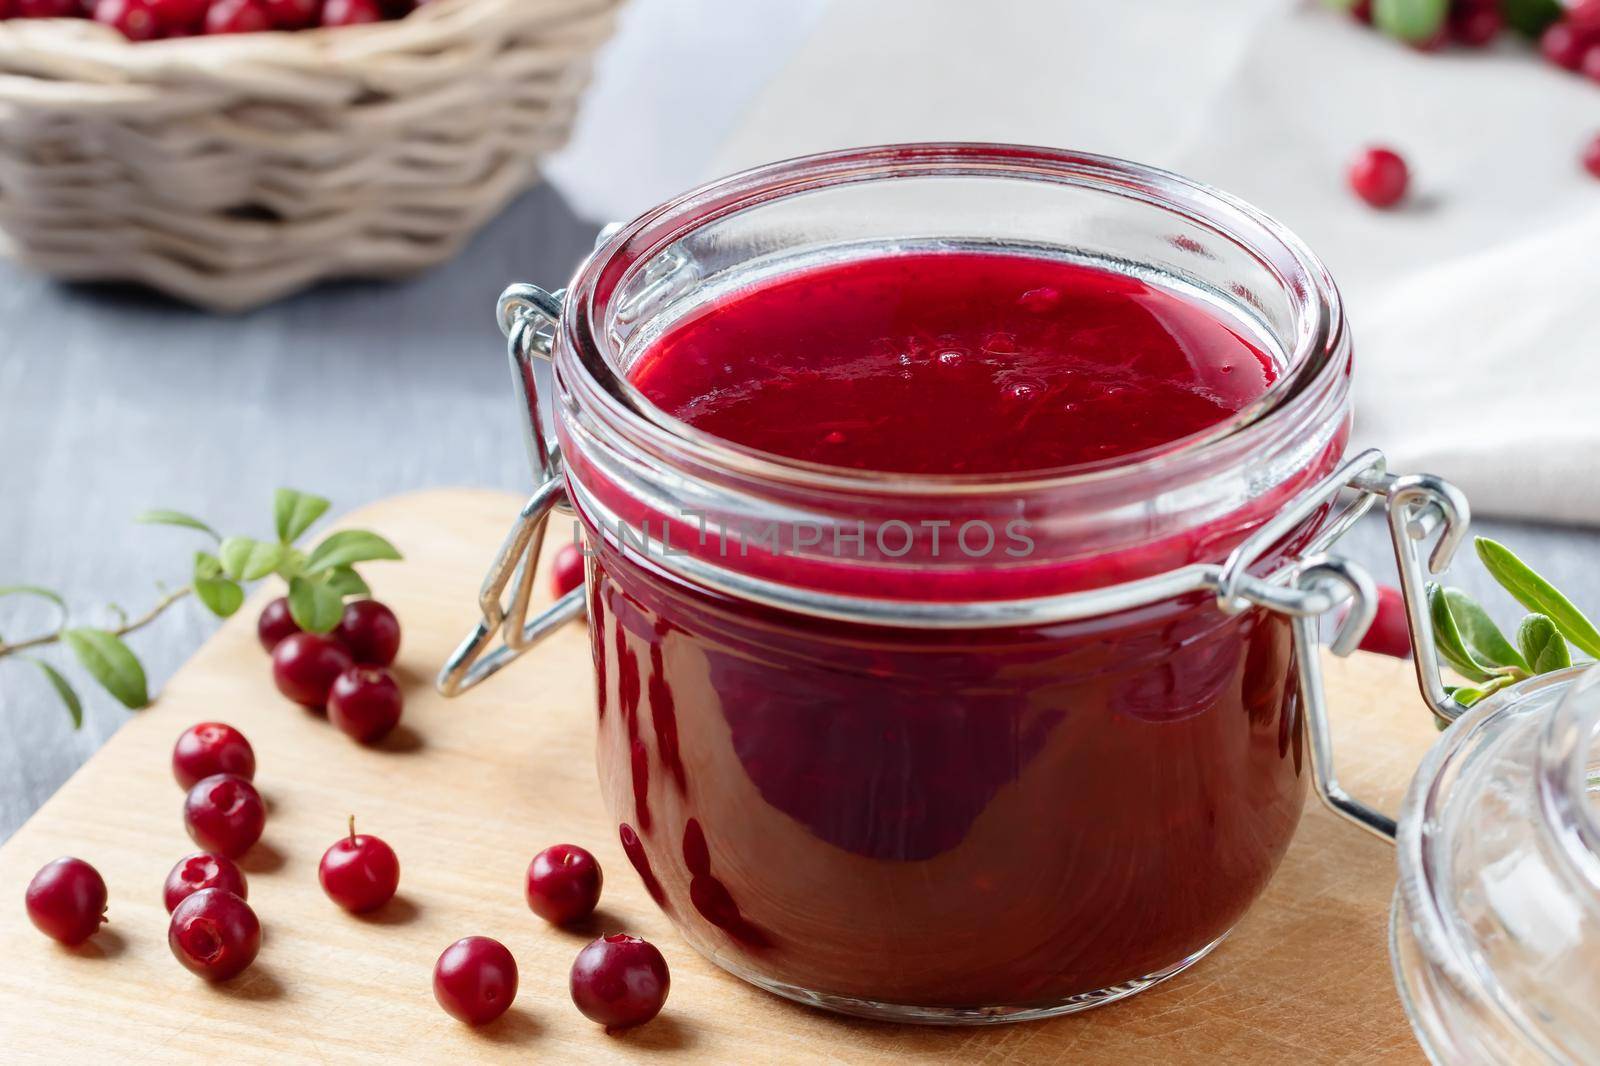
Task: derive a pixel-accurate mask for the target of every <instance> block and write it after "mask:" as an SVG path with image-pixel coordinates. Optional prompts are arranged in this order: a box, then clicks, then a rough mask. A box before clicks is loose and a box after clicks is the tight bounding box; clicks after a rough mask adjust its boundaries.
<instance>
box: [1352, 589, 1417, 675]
mask: <svg viewBox="0 0 1600 1066" xmlns="http://www.w3.org/2000/svg"><path fill="white" fill-rule="evenodd" d="M1361 650H1362V651H1370V652H1376V653H1377V654H1379V655H1390V656H1393V657H1394V658H1396V659H1408V658H1410V657H1411V624H1410V623H1409V622H1408V621H1407V620H1406V601H1405V597H1403V596H1401V595H1400V590H1399V589H1394V588H1390V587H1389V586H1387V585H1385V586H1383V587H1381V588H1379V589H1378V613H1377V615H1376V617H1374V618H1373V621H1372V628H1370V629H1368V630H1367V635H1366V636H1364V637H1362V638H1361Z"/></svg>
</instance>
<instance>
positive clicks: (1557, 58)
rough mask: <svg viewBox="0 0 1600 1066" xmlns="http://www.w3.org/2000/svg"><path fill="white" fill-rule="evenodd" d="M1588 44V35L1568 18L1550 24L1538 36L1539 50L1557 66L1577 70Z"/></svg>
mask: <svg viewBox="0 0 1600 1066" xmlns="http://www.w3.org/2000/svg"><path fill="white" fill-rule="evenodd" d="M1588 46H1589V39H1588V36H1587V35H1586V34H1584V33H1582V32H1580V31H1579V29H1578V28H1577V27H1576V26H1574V25H1573V24H1572V23H1571V22H1570V21H1568V20H1562V21H1561V22H1557V23H1554V24H1552V25H1551V26H1550V27H1549V28H1548V29H1546V30H1545V31H1544V33H1543V34H1542V35H1541V36H1540V37H1539V51H1540V52H1543V53H1544V57H1545V58H1546V59H1548V60H1549V61H1550V62H1552V63H1554V64H1555V65H1556V66H1558V67H1564V68H1566V69H1567V70H1577V69H1578V65H1579V64H1581V63H1582V62H1583V53H1584V52H1585V51H1587V49H1588Z"/></svg>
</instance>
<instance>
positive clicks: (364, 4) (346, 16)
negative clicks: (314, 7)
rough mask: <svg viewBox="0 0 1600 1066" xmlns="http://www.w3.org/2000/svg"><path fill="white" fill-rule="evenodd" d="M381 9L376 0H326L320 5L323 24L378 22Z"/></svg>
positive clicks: (351, 24)
mask: <svg viewBox="0 0 1600 1066" xmlns="http://www.w3.org/2000/svg"><path fill="white" fill-rule="evenodd" d="M382 18H383V11H382V10H381V9H380V8H379V7H378V0H326V2H325V3H324V4H323V5H322V24H323V25H324V26H354V25H356V24H357V23H362V22H378V21H380V20H382Z"/></svg>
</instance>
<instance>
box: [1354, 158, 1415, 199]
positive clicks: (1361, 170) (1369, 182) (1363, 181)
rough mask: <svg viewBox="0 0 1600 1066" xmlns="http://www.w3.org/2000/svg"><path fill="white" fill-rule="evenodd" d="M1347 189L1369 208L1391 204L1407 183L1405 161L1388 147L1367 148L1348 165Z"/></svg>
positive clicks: (1408, 173)
mask: <svg viewBox="0 0 1600 1066" xmlns="http://www.w3.org/2000/svg"><path fill="white" fill-rule="evenodd" d="M1349 176H1350V188H1351V189H1353V190H1354V191H1355V194H1356V195H1357V196H1359V197H1361V198H1362V199H1363V200H1365V201H1366V202H1367V203H1369V204H1371V205H1372V206H1373V207H1393V206H1394V205H1395V204H1397V203H1399V202H1400V201H1401V200H1402V199H1404V197H1405V194H1406V186H1407V185H1409V184H1410V182H1411V174H1410V170H1409V169H1408V168H1407V167H1406V161H1405V160H1404V159H1402V158H1401V157H1400V155H1399V154H1398V153H1397V152H1394V151H1393V150H1391V149H1388V148H1368V149H1367V150H1366V151H1364V152H1362V153H1361V154H1360V155H1359V156H1357V157H1356V161H1355V162H1354V163H1352V164H1351V165H1350V175H1349Z"/></svg>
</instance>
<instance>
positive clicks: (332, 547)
mask: <svg viewBox="0 0 1600 1066" xmlns="http://www.w3.org/2000/svg"><path fill="white" fill-rule="evenodd" d="M398 558H400V553H399V552H398V551H396V550H395V546H394V545H393V544H390V543H389V542H388V541H386V540H384V539H383V538H382V537H380V536H378V535H377V534H376V533H372V532H370V531H368V530H365V529H346V530H342V531H340V532H338V533H335V534H333V535H332V536H330V537H329V538H328V539H327V540H324V541H323V542H322V543H321V544H318V545H317V546H316V548H314V549H313V550H312V552H311V555H310V557H309V558H307V559H306V573H308V574H315V573H317V572H319V571H322V570H332V569H334V568H335V567H340V566H350V565H352V564H354V563H365V562H370V561H372V560H374V559H398Z"/></svg>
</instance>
